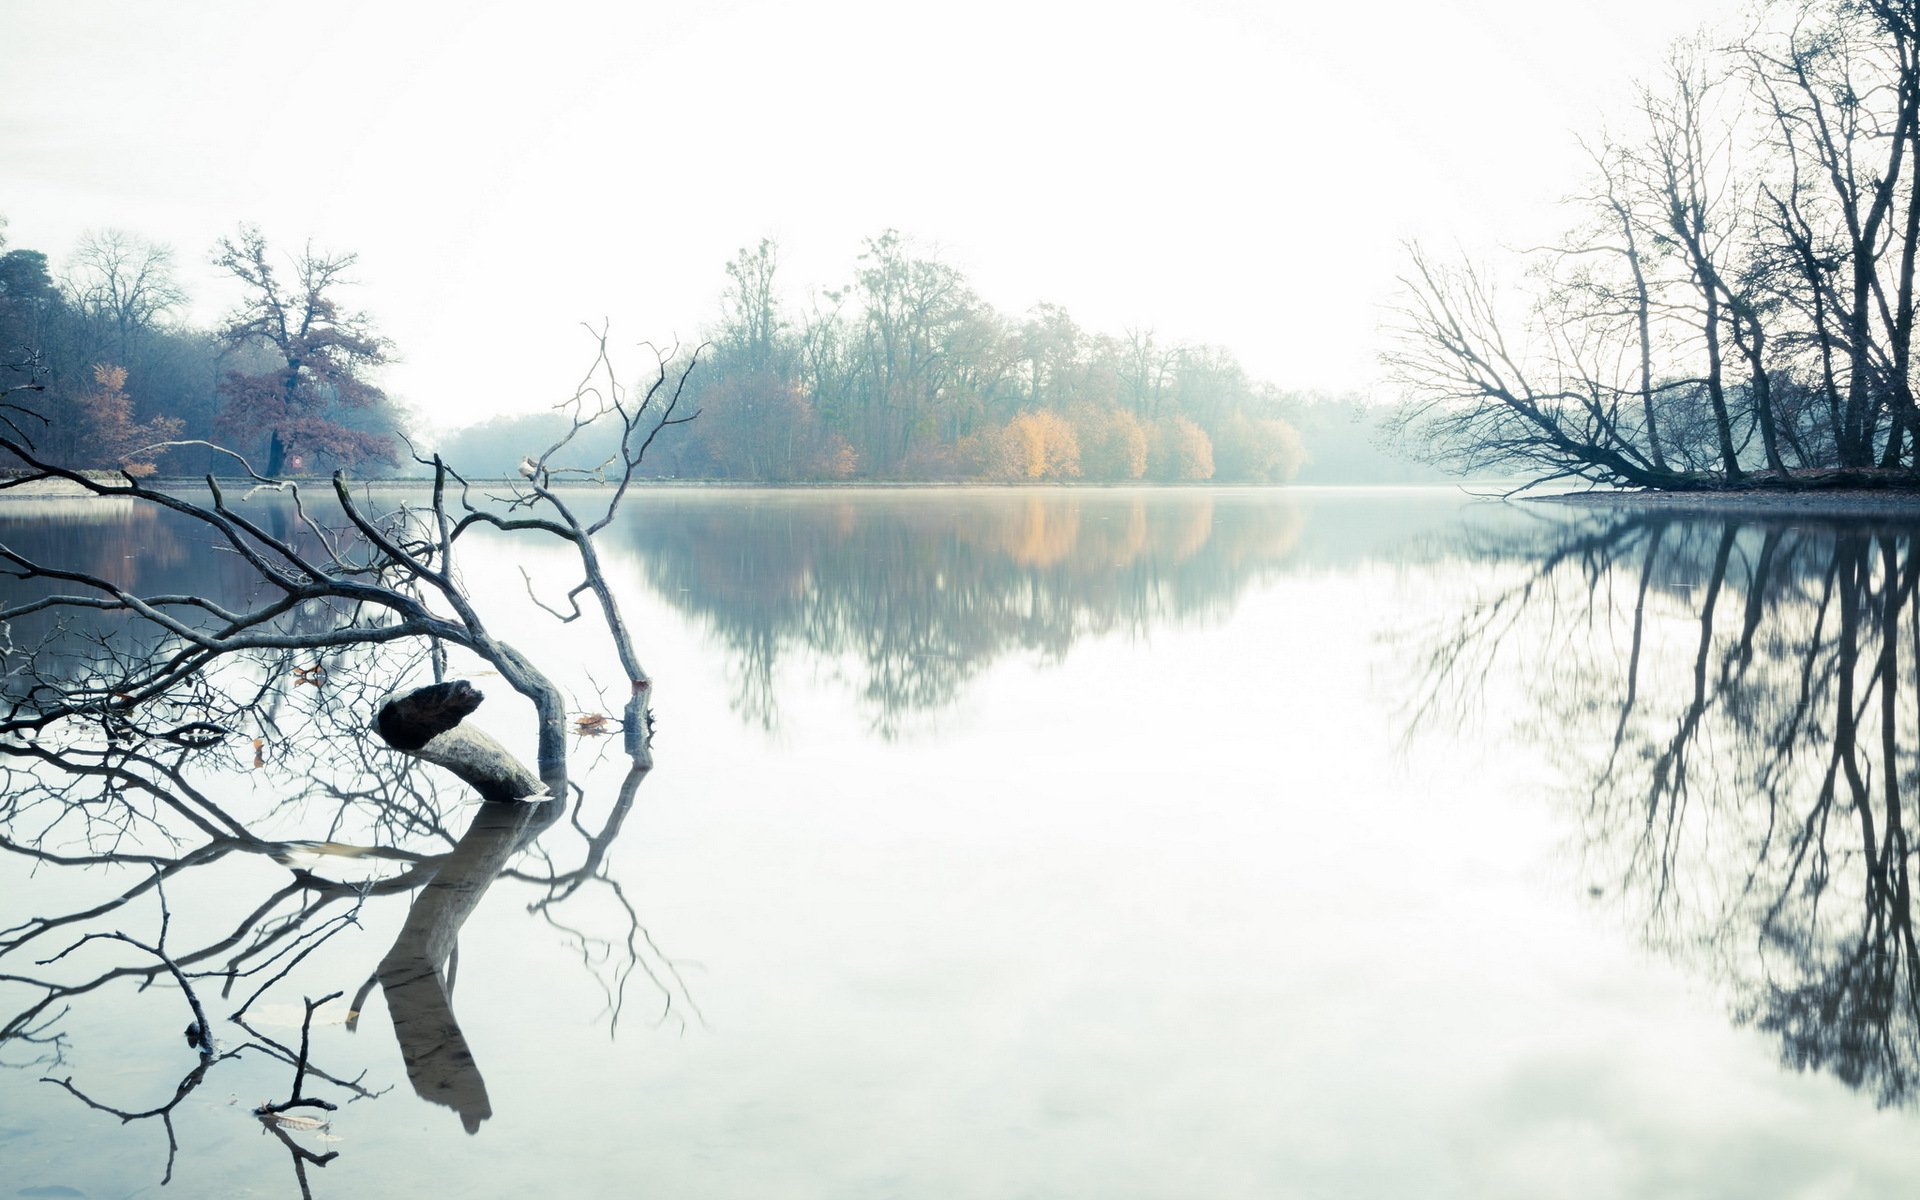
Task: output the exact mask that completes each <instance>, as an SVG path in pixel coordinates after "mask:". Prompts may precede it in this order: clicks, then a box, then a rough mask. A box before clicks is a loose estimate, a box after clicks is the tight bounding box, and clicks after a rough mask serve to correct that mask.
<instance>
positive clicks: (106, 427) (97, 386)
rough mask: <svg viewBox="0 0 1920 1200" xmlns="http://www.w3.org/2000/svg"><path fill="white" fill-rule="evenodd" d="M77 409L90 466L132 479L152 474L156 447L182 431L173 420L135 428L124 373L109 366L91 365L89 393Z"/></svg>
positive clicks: (78, 403)
mask: <svg viewBox="0 0 1920 1200" xmlns="http://www.w3.org/2000/svg"><path fill="white" fill-rule="evenodd" d="M77 407H78V409H79V416H80V424H81V426H82V428H81V445H82V446H83V447H84V448H85V456H86V458H87V459H88V460H90V462H91V463H92V465H95V466H110V467H117V468H118V469H120V470H122V471H125V472H126V473H127V474H129V475H133V476H146V475H151V474H153V472H154V470H155V467H154V464H153V456H154V451H155V450H156V449H157V447H156V443H159V442H165V441H168V440H169V439H172V438H176V437H179V436H180V430H181V429H182V428H183V427H184V422H182V421H180V420H179V419H177V418H174V417H155V418H154V419H153V420H151V421H147V422H145V423H143V424H135V423H134V420H133V398H132V397H130V396H128V395H127V369H126V368H125V367H120V366H115V365H113V364H112V363H95V364H94V367H93V390H92V391H91V392H88V393H87V394H86V395H84V396H81V397H80V399H79V401H78V402H77Z"/></svg>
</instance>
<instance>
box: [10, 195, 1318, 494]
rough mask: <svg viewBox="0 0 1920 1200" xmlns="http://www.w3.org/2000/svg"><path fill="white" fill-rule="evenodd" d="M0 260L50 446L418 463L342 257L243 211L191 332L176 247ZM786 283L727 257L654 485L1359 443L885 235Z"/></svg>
mask: <svg viewBox="0 0 1920 1200" xmlns="http://www.w3.org/2000/svg"><path fill="white" fill-rule="evenodd" d="M0 252H3V253H0V389H4V390H5V391H6V392H7V397H6V403H7V404H8V405H9V406H11V407H10V408H9V409H8V410H7V411H6V413H4V414H0V415H4V417H5V419H7V420H8V422H9V428H10V430H11V432H13V433H15V434H18V435H19V436H20V437H21V438H22V439H23V440H25V441H27V442H29V443H31V444H32V445H33V446H34V447H35V448H36V450H37V451H38V452H39V453H40V454H41V455H42V456H43V457H44V458H45V459H46V460H47V461H52V462H57V463H60V464H62V465H67V466H73V467H79V468H90V469H107V470H127V471H131V472H133V473H134V474H136V475H144V474H150V473H153V472H155V471H161V472H165V473H168V474H197V473H201V472H204V471H207V470H215V471H222V470H228V469H233V468H234V467H235V466H237V464H234V463H232V462H230V461H223V460H222V459H221V458H220V456H219V455H218V453H217V452H216V451H215V450H213V449H212V447H213V446H214V445H218V446H222V447H226V448H228V449H231V450H232V451H234V452H236V453H238V454H240V455H243V456H245V457H246V459H247V460H248V462H249V464H251V465H252V466H253V468H254V469H256V470H260V471H262V472H264V473H265V474H268V475H273V476H280V475H285V474H298V473H302V472H311V471H323V470H329V469H332V468H334V467H352V468H357V469H360V470H363V471H365V470H368V469H372V470H376V471H384V472H395V471H402V470H404V469H406V467H408V466H411V463H410V462H409V461H407V460H408V459H409V458H410V456H408V455H403V454H402V453H401V450H402V443H401V440H400V438H401V436H403V435H407V434H408V433H409V432H410V431H409V429H408V426H409V414H408V413H407V412H406V411H405V410H404V409H403V408H402V407H401V406H400V405H398V404H397V403H396V402H395V401H394V400H393V399H392V398H391V397H389V396H388V395H387V394H386V393H385V392H384V391H383V390H382V389H381V388H380V387H379V386H378V384H377V383H376V379H377V376H378V371H379V368H380V367H381V366H383V365H384V364H386V363H387V362H388V361H389V360H390V359H391V357H392V354H393V348H392V346H391V345H390V344H389V343H388V342H387V341H386V340H385V339H384V338H382V337H381V336H380V335H379V334H378V333H377V332H376V330H375V329H374V327H373V324H372V322H371V320H370V319H369V318H368V317H367V315H366V314H364V313H360V312H356V311H353V310H351V309H350V308H348V307H347V306H346V305H345V304H344V301H343V296H344V294H345V289H346V287H347V286H348V285H349V284H350V283H351V282H352V276H351V273H352V268H353V266H354V263H355V259H354V256H353V255H351V254H328V253H322V252H319V251H316V250H315V249H313V247H311V246H308V247H305V248H304V249H302V250H301V251H299V252H297V253H294V254H291V255H278V254H275V253H274V252H273V251H272V249H271V248H270V247H269V246H268V243H267V241H266V239H265V238H264V236H263V235H262V234H261V233H260V232H259V231H258V230H257V229H253V228H251V227H245V226H243V227H242V228H241V229H240V231H239V232H238V234H236V235H235V236H233V237H229V238H224V239H222V240H221V241H220V242H219V243H218V245H217V246H216V248H215V254H214V262H215V263H216V264H217V265H218V266H219V267H220V268H221V269H222V270H223V271H224V272H225V273H226V274H227V275H228V276H229V277H231V279H232V280H233V281H234V282H235V283H236V284H237V285H238V290H239V295H240V297H241V299H240V301H239V303H238V304H237V305H236V306H235V308H234V309H233V310H232V311H231V312H229V313H228V314H227V315H226V316H225V317H224V318H223V319H222V320H221V322H220V323H219V324H218V325H217V326H216V327H214V328H212V329H200V328H195V327H193V326H192V325H190V324H188V323H187V322H186V321H185V320H184V319H183V316H182V314H183V312H184V310H185V306H186V301H187V296H186V294H185V292H184V290H183V289H182V287H181V286H180V284H179V282H178V280H177V277H176V272H175V262H174V257H173V254H172V252H171V251H170V250H169V249H168V248H167V247H164V246H161V245H157V244H155V243H153V242H150V241H147V240H145V239H143V238H140V237H137V236H134V235H131V234H127V233H122V232H118V231H107V232H101V233H93V234H89V235H87V236H86V237H85V238H83V239H82V241H81V243H80V245H79V246H78V247H77V248H76V249H75V250H74V251H73V253H72V254H70V255H69V256H68V258H67V259H66V260H65V261H64V263H62V264H60V266H59V267H58V269H56V268H55V266H54V265H53V264H52V263H50V262H49V260H48V258H47V256H46V255H45V254H44V253H42V252H40V251H37V250H30V249H20V248H16V249H9V248H7V247H6V244H5V242H4V228H0ZM781 282H782V281H781V279H780V262H779V248H778V247H777V245H775V243H773V242H772V241H761V242H760V243H759V244H758V245H756V246H753V247H750V248H747V249H743V250H741V251H740V252H739V254H737V255H736V256H735V257H734V258H733V259H732V260H731V261H730V262H728V263H727V265H726V286H725V290H724V293H723V296H722V300H721V304H720V311H719V313H718V316H717V319H716V320H715V321H714V322H713V325H712V328H711V329H710V331H709V334H708V336H707V337H706V339H705V340H704V341H703V343H702V344H701V345H700V347H699V348H698V349H697V350H695V349H694V348H692V347H685V348H682V349H681V350H680V351H679V352H678V353H679V354H680V355H681V357H682V361H683V362H684V361H685V360H687V359H689V358H692V357H694V356H696V355H697V357H698V358H699V365H698V369H697V370H695V371H694V373H693V374H692V376H691V377H690V378H689V382H688V391H687V396H686V401H687V404H688V406H689V411H692V410H697V411H698V413H699V420H697V421H694V422H691V423H689V424H686V425H684V426H677V427H676V428H674V429H671V430H669V431H667V432H666V435H665V436H663V437H662V438H661V439H660V441H659V444H658V445H657V446H656V447H654V450H653V453H652V454H651V455H650V456H649V458H648V460H647V464H646V466H645V468H644V469H645V472H646V474H648V475H651V476H656V477H658V476H670V477H678V478H692V479H728V480H752V481H770V482H784V481H841V480H866V479H882V480H896V479H905V480H951V481H967V480H982V481H989V480H990V481H1061V480H1087V481H1131V480H1153V481H1162V482H1202V481H1216V482H1233V483H1278V482H1284V481H1287V480H1290V479H1293V478H1294V477H1296V476H1297V475H1298V474H1299V473H1300V471H1301V469H1302V466H1303V465H1304V464H1305V463H1306V462H1307V460H1308V453H1307V449H1306V447H1305V446H1304V445H1303V443H1302V440H1301V436H1300V432H1299V425H1301V424H1308V425H1310V426H1311V425H1314V424H1318V425H1320V426H1324V427H1325V432H1326V436H1327V437H1328V439H1329V441H1330V442H1331V441H1333V440H1335V439H1339V440H1341V441H1342V442H1343V443H1344V442H1347V441H1351V440H1352V438H1351V436H1350V434H1348V433H1347V432H1346V431H1345V430H1344V429H1343V428H1342V426H1343V424H1344V425H1345V426H1352V425H1353V422H1352V421H1351V420H1349V421H1346V422H1344V423H1343V422H1340V421H1337V420H1334V419H1331V418H1330V417H1329V414H1330V413H1331V412H1332V411H1333V409H1334V408H1336V407H1338V406H1337V405H1331V406H1327V407H1326V408H1325V410H1324V411H1316V410H1315V408H1314V406H1311V405H1303V404H1302V403H1300V401H1299V399H1298V398H1297V397H1292V396H1289V395H1287V394H1285V393H1282V392H1280V391H1279V390H1278V389H1276V388H1274V387H1273V386H1272V385H1270V384H1266V383H1263V382H1260V381H1258V380H1255V379H1253V378H1251V377H1249V375H1248V374H1247V372H1246V371H1245V370H1244V369H1243V368H1242V367H1241V365H1240V364H1239V363H1238V362H1237V361H1236V360H1235V358H1234V357H1233V355H1232V354H1230V353H1229V352H1227V351H1225V350H1223V349H1221V348H1219V347H1215V346H1207V345H1198V344H1191V343H1184V342H1174V341H1168V340H1165V339H1162V338H1160V337H1159V336H1158V335H1156V334H1155V333H1154V332H1153V331H1151V330H1129V331H1126V332H1125V333H1123V334H1120V335H1117V336H1116V335H1109V334H1098V333H1092V332H1089V331H1087V330H1085V329H1083V328H1081V327H1080V326H1079V325H1078V324H1077V323H1076V322H1075V321H1074V320H1073V318H1072V317H1071V316H1070V315H1069V314H1068V313H1067V312H1066V311H1065V310H1064V309H1061V308H1059V307H1058V306H1055V305H1048V304H1042V305H1039V306H1037V307H1035V308H1034V309H1032V310H1031V311H1029V312H1028V313H1027V314H1026V315H1024V316H1022V317H1018V318H1014V317H1009V316H1006V315H1004V314H1002V313H1000V312H998V311H996V310H995V309H994V308H993V307H992V306H991V305H989V304H988V303H986V302H985V301H984V300H983V299H981V298H980V296H979V295H978V294H977V293H976V292H975V290H974V289H973V288H972V286H971V285H970V284H969V283H968V281H967V280H966V278H965V277H964V275H962V273H961V272H960V271H959V270H957V269H956V268H954V267H952V266H951V265H949V264H947V263H945V262H942V261H941V260H940V258H939V257H938V256H937V255H935V254H933V253H930V252H928V251H925V250H923V249H921V248H920V247H918V246H916V245H915V244H914V243H913V242H912V241H911V240H910V239H908V238H906V237H904V236H902V235H901V234H899V233H898V232H895V231H891V230H889V231H887V232H885V233H882V234H880V235H879V236H877V237H873V238H869V239H867V240H866V242H865V244H864V249H863V252H862V253H861V255H860V257H859V259H858V261H857V263H856V264H855V267H854V270H853V272H852V277H851V279H849V280H848V281H847V282H846V283H845V284H844V285H842V286H840V287H837V288H829V289H824V290H820V291H816V292H814V293H813V294H812V295H810V296H809V297H807V298H806V299H805V301H804V302H803V303H800V304H795V303H793V302H792V301H791V300H789V299H788V298H787V297H785V296H784V295H783V294H782V292H781V289H780V283H781ZM1283 414H1286V415H1283ZM1289 417H1291V418H1292V419H1291V420H1290V419H1288V418H1289ZM566 427H567V423H566V419H565V417H564V416H563V415H562V414H560V413H559V412H557V411H553V410H543V411H540V412H536V413H532V414H521V415H515V416H509V417H503V418H499V419H496V420H494V421H491V422H486V423H483V424H481V425H479V426H477V427H472V428H469V429H466V430H456V431H454V432H453V433H451V434H448V435H446V436H444V437H441V438H439V439H438V445H437V446H435V447H432V448H436V449H439V450H440V451H442V452H443V453H444V454H445V455H446V456H447V458H448V459H449V460H450V461H452V462H454V463H455V464H457V465H460V466H461V467H462V468H463V469H467V470H470V471H472V472H473V473H474V474H476V475H481V476H504V475H510V474H512V472H513V471H514V469H515V468H516V467H517V465H518V464H519V463H520V462H521V461H522V460H523V459H524V458H525V457H526V456H528V455H537V454H538V453H539V452H540V451H541V450H544V449H545V448H546V447H547V446H549V445H551V444H553V443H554V442H555V441H557V440H558V438H559V436H560V435H561V434H562V433H563V432H564V431H565V429H566ZM0 432H5V431H0ZM413 440H414V442H415V443H416V444H421V445H423V448H425V444H424V443H423V442H422V441H421V439H419V438H418V437H417V436H416V437H415V438H414V439H413ZM1331 448H1332V447H1331V446H1330V449H1331ZM570 450H571V453H572V454H573V455H574V456H575V458H577V459H578V460H579V461H578V465H582V466H590V465H592V463H593V462H595V461H598V458H596V456H598V457H605V454H606V453H608V452H610V450H609V448H608V447H606V446H602V445H600V444H598V442H596V441H595V440H594V438H593V437H592V436H584V437H582V438H581V439H580V440H579V444H578V445H576V446H574V447H572V448H570Z"/></svg>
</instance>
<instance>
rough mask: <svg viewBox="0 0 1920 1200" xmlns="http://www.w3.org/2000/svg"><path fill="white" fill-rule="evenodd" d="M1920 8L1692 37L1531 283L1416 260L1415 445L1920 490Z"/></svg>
mask: <svg viewBox="0 0 1920 1200" xmlns="http://www.w3.org/2000/svg"><path fill="white" fill-rule="evenodd" d="M1917 14H1920V9H1917V8H1916V5H1915V4H1914V3H1913V2H1912V0H1807V2H1805V3H1777V4H1768V5H1763V6H1762V7H1761V8H1760V9H1759V10H1758V15H1757V16H1756V17H1755V19H1754V22H1753V24H1752V25H1751V26H1750V27H1749V28H1748V29H1747V30H1746V31H1745V32H1744V33H1743V34H1742V35H1741V36H1740V37H1738V38H1736V39H1734V40H1732V41H1731V42H1729V43H1726V44H1705V43H1700V44H1689V45H1684V46H1681V47H1679V48H1677V49H1676V50H1675V51H1674V54H1673V56H1672V59H1671V61H1670V63H1669V66H1668V68H1667V70H1666V71H1665V73H1664V74H1663V75H1662V77H1661V78H1660V79H1658V80H1657V81H1655V82H1653V83H1649V84H1647V85H1646V86H1645V87H1643V88H1642V90H1641V92H1640V100H1639V105H1638V113H1637V128H1636V129H1634V130H1632V131H1630V132H1628V133H1626V134H1618V135H1617V134H1615V133H1611V132H1609V133H1607V134H1604V135H1602V136H1600V137H1599V138H1597V139H1595V141H1594V142H1592V143H1591V144H1590V145H1589V147H1588V149H1589V152H1590V155H1591V159H1592V163H1593V169H1592V174H1591V176H1590V179H1589V181H1588V183H1587V185H1586V186H1585V187H1584V188H1583V189H1582V191H1581V194H1580V195H1579V196H1577V197H1576V198H1575V200H1574V201H1573V203H1574V205H1575V208H1576V210H1577V211H1578V212H1579V213H1580V214H1581V219H1580V223H1579V224H1578V225H1577V226H1576V227H1575V228H1574V229H1573V230H1572V231H1570V232H1569V234H1568V235H1567V236H1566V237H1565V238H1564V239H1563V240H1562V241H1561V242H1560V243H1558V244H1557V245H1554V246H1551V247H1547V248H1544V249H1541V250H1538V251H1535V252H1533V253H1532V254H1531V255H1530V268H1529V271H1528V274H1527V277H1526V280H1525V284H1524V286H1523V287H1522V288H1521V289H1519V290H1518V292H1517V293H1515V294H1511V295H1510V294H1506V293H1503V292H1502V291H1501V290H1500V289H1498V288H1496V287H1495V286H1493V283H1492V281H1491V280H1490V279H1489V278H1488V276H1487V274H1486V273H1485V272H1484V271H1483V270H1482V269H1480V268H1476V267H1473V266H1470V265H1465V264H1458V265H1456V264H1448V263H1444V262H1440V261H1438V260H1436V259H1435V258H1434V257H1433V256H1431V255H1430V254H1428V253H1426V252H1425V251H1422V250H1420V249H1418V248H1416V249H1414V251H1413V253H1412V259H1411V269H1410V271H1409V272H1408V274H1407V275H1406V277H1405V279H1404V283H1405V290H1406V296H1407V300H1406V302H1405V305H1404V308H1403V310H1402V313H1401V316H1400V319H1399V321H1398V325H1397V331H1396V332H1397V341H1396V345H1395V347H1394V349H1393V350H1392V351H1391V353H1390V354H1389V356H1388V357H1389V362H1390V365H1391V366H1392V368H1393V369H1394V371H1395V372H1396V374H1397V376H1398V378H1399V381H1400V383H1401V385H1402V387H1403V389H1404V392H1405V396H1406V402H1405V405H1404V408H1403V410H1402V413H1401V416H1400V434H1401V436H1402V438H1403V440H1404V441H1405V443H1406V444H1407V445H1408V446H1409V448H1411V449H1413V450H1415V451H1416V452H1419V453H1423V454H1425V455H1427V456H1429V457H1432V458H1435V459H1441V460H1446V461H1451V462H1453V463H1455V464H1457V465H1460V466H1463V467H1466V468H1468V469H1483V468H1496V469H1516V468H1519V469H1526V470H1531V471H1538V472H1544V473H1545V474H1547V475H1548V476H1550V477H1562V478H1574V479H1583V480H1589V481H1595V482H1605V483H1615V484H1627V485H1634V486H1643V487H1659V488H1694V487H1715V486H1725V485H1728V484H1748V485H1766V486H1830V485H1834V484H1840V483H1845V484H1852V485H1875V484H1886V485H1893V486H1902V487H1906V486H1913V485H1914V484H1915V483H1917V482H1920V442H1916V431H1917V428H1920V426H1917V425H1916V421H1917V420H1920V417H1917V415H1916V411H1915V407H1914V398H1913V386H1912V366H1913V363H1912V350H1913V340H1914V308H1915V295H1914V282H1915V263H1916V258H1917V257H1920V199H1917V196H1920V193H1916V190H1915V179H1916V175H1917V174H1920V39H1917V36H1916V29H1917V28H1920V22H1917V19H1916V18H1917Z"/></svg>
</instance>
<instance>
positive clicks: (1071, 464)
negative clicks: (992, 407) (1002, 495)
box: [1007, 408, 1080, 479]
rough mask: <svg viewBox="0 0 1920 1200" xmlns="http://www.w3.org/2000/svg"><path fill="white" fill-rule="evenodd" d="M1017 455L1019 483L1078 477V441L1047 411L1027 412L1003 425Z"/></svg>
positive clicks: (1062, 422)
mask: <svg viewBox="0 0 1920 1200" xmlns="http://www.w3.org/2000/svg"><path fill="white" fill-rule="evenodd" d="M1007 433H1008V435H1009V436H1010V437H1011V438H1012V440H1013V444H1014V446H1015V447H1017V448H1018V451H1019V455H1020V458H1019V463H1020V476H1021V478H1023V479H1072V478H1076V477H1078V476H1079V474H1080V439H1079V436H1078V435H1077V434H1076V433H1075V432H1074V428H1073V426H1072V425H1071V424H1069V423H1068V422H1067V421H1066V420H1065V419H1064V418H1062V417H1061V416H1060V414H1058V413H1056V412H1054V411H1052V410H1051V409H1045V408H1041V409H1028V410H1027V411H1026V412H1023V413H1021V414H1020V415H1019V416H1017V417H1015V418H1014V419H1013V420H1012V422H1011V423H1009V424H1008V425H1007Z"/></svg>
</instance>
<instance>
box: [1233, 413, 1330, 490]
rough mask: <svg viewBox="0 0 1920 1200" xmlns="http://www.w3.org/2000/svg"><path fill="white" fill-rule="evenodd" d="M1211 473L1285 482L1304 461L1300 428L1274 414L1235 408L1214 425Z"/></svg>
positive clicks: (1238, 479) (1235, 478)
mask: <svg viewBox="0 0 1920 1200" xmlns="http://www.w3.org/2000/svg"><path fill="white" fill-rule="evenodd" d="M1213 461H1214V466H1215V468H1216V470H1215V477H1216V478H1218V479H1221V480H1225V481H1228V482H1232V483H1286V482H1287V481H1288V480H1291V479H1292V478H1293V477H1294V476H1296V475H1298V474H1299V473H1300V468H1301V467H1302V466H1303V465H1305V463H1306V461H1307V451H1306V447H1305V446H1304V445H1302V444H1301V441H1300V432H1299V430H1297V429H1295V428H1294V427H1293V426H1292V425H1289V424H1288V423H1287V422H1285V421H1282V420H1280V419H1279V418H1277V417H1250V416H1248V415H1247V414H1245V413H1241V412H1235V413H1230V414H1228V415H1227V417H1226V419H1225V420H1224V421H1222V422H1221V423H1220V425H1219V426H1218V427H1217V428H1216V429H1215V436H1214V439H1213Z"/></svg>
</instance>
